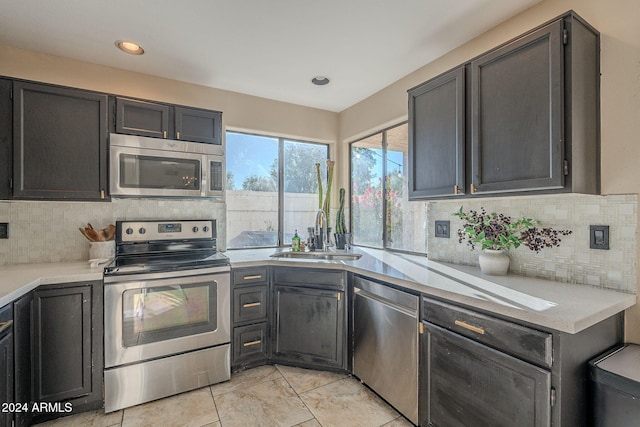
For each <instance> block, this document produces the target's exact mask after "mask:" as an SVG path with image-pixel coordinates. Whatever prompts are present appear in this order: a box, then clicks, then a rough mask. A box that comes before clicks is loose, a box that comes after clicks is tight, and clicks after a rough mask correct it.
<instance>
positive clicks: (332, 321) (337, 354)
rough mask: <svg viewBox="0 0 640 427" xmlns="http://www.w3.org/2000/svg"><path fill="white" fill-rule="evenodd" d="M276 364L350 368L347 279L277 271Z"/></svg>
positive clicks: (318, 273)
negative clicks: (346, 296) (348, 358)
mask: <svg viewBox="0 0 640 427" xmlns="http://www.w3.org/2000/svg"><path fill="white" fill-rule="evenodd" d="M272 277H273V284H272V293H273V297H272V304H273V310H272V313H273V317H272V324H271V328H272V334H271V339H272V343H271V345H272V347H271V351H272V354H271V356H272V360H274V361H276V362H278V361H281V362H283V363H295V364H299V365H300V366H309V367H326V368H335V369H344V368H346V366H347V365H346V359H347V354H346V353H347V351H346V349H347V343H346V336H347V334H346V326H347V313H346V304H345V290H346V273H344V272H341V271H333V270H317V269H307V268H305V269H295V268H291V269H287V268H274V269H273V275H272Z"/></svg>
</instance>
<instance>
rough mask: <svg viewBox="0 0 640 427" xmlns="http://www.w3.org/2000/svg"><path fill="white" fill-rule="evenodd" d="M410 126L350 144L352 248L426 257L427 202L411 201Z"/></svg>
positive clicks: (401, 126) (403, 125)
mask: <svg viewBox="0 0 640 427" xmlns="http://www.w3.org/2000/svg"><path fill="white" fill-rule="evenodd" d="M407 130H408V126H407V124H406V123H405V124H402V125H399V126H396V127H393V128H390V129H387V130H385V131H382V132H380V133H376V134H374V135H372V136H369V137H367V138H364V139H361V140H359V141H356V142H353V143H352V144H351V224H353V226H352V227H353V236H352V239H353V243H354V244H356V245H362V246H371V247H376V248H386V249H394V250H399V251H408V252H418V253H426V251H427V235H426V231H427V230H426V225H427V221H426V213H427V207H426V203H425V202H410V201H409V199H408V195H409V191H408V188H409V187H408V185H409V184H408V183H409V177H408V171H407V168H406V167H405V165H406V164H407V162H408V157H407V156H408V146H409V142H408V135H407Z"/></svg>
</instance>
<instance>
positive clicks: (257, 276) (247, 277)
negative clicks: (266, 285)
mask: <svg viewBox="0 0 640 427" xmlns="http://www.w3.org/2000/svg"><path fill="white" fill-rule="evenodd" d="M242 279H243V280H253V279H262V274H256V275H254V276H244V277H243V278H242Z"/></svg>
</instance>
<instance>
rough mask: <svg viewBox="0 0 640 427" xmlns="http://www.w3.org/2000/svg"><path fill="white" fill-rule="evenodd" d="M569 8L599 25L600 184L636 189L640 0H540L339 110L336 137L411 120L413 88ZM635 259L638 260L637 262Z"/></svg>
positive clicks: (619, 190)
mask: <svg viewBox="0 0 640 427" xmlns="http://www.w3.org/2000/svg"><path fill="white" fill-rule="evenodd" d="M571 9H573V10H574V11H575V12H576V13H578V14H579V15H580V16H582V18H584V19H585V20H586V21H587V22H589V23H590V24H591V25H593V26H594V27H595V28H596V29H598V31H600V33H601V71H602V80H601V85H602V86H601V90H602V94H601V109H602V115H601V125H602V161H601V163H602V192H603V194H627V193H631V194H633V193H638V192H639V191H640V141H639V139H640V25H638V17H640V2H639V1H637V0H611V1H602V0H546V1H543V2H541V3H539V4H538V5H536V6H534V7H532V8H530V9H528V10H526V11H525V12H523V13H521V14H520V15H518V16H516V17H515V18H512V19H510V20H508V21H506V22H504V23H503V24H501V25H499V26H497V27H495V28H494V29H492V30H490V31H488V32H486V33H484V34H482V35H481V36H479V37H477V38H476V39H474V40H472V41H471V42H469V43H467V44H465V45H463V46H461V47H459V48H457V49H455V50H453V51H451V52H449V53H448V54H446V55H444V56H442V57H441V58H439V59H437V60H435V61H433V62H431V63H430V64H427V65H426V66H424V67H422V68H420V69H419V70H417V71H415V72H414V73H412V74H410V75H408V76H406V77H404V78H403V79H401V80H399V81H397V82H395V83H394V84H392V85H391V86H389V87H387V88H385V89H383V90H381V91H380V92H378V93H376V94H375V95H373V96H371V97H369V98H368V99H365V100H364V101H362V102H360V103H358V104H356V105H354V106H352V107H350V108H348V109H346V110H345V111H342V112H341V113H340V117H339V140H340V141H343V142H344V141H351V140H353V139H356V138H358V137H360V136H363V135H366V134H368V133H370V132H371V131H373V130H378V129H380V128H381V127H383V126H385V125H388V124H390V123H393V122H394V121H395V122H400V121H402V120H406V117H407V90H408V89H410V88H411V87H413V86H415V85H417V84H420V83H422V82H423V81H425V80H428V79H430V78H432V77H434V76H436V75H438V74H440V73H442V72H444V71H447V70H449V69H451V68H453V67H455V66H457V65H460V64H462V63H464V62H465V61H467V60H469V59H471V58H472V57H474V56H476V55H479V54H481V53H483V52H485V51H487V50H489V49H491V48H492V47H495V46H496V45H498V44H500V43H503V42H505V41H508V40H509V39H511V38H513V37H516V36H518V35H519V34H521V33H523V32H525V31H527V30H529V29H531V28H534V27H536V26H538V25H540V24H542V23H543V22H545V21H548V20H550V19H553V18H554V17H556V16H559V15H561V14H563V13H564V12H566V11H568V10H571ZM383 124H384V125H383ZM341 149H344V148H341ZM636 242H637V239H636ZM636 244H637V243H636ZM637 264H638V260H636V269H637ZM626 339H627V340H628V341H630V342H636V343H638V342H640V308H639V307H638V306H635V307H634V308H632V309H630V310H628V311H627V318H626Z"/></svg>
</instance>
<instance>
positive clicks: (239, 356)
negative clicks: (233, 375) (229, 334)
mask: <svg viewBox="0 0 640 427" xmlns="http://www.w3.org/2000/svg"><path fill="white" fill-rule="evenodd" d="M268 342H269V340H268V339H267V324H266V323H258V324H256V325H249V326H239V327H236V328H233V364H234V365H237V364H238V363H239V362H245V361H248V360H255V359H266V358H267V354H268V353H267V344H268Z"/></svg>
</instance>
